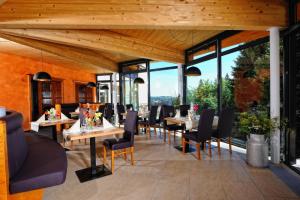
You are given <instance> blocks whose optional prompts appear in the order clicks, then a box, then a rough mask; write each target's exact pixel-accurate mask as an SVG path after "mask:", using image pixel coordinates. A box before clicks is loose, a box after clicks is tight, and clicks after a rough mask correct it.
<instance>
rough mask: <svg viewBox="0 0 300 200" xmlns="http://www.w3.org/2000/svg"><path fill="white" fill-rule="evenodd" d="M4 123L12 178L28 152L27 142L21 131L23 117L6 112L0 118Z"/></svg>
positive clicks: (15, 113)
mask: <svg viewBox="0 0 300 200" xmlns="http://www.w3.org/2000/svg"><path fill="white" fill-rule="evenodd" d="M0 121H4V122H5V123H6V134H7V154H8V168H9V177H10V178H13V177H14V176H15V175H16V174H17V173H18V171H19V170H20V169H21V167H22V165H23V163H24V161H25V159H26V157H27V153H28V144H27V142H26V139H25V133H24V131H23V128H22V126H23V117H22V114H21V113H18V112H10V111H9V112H7V115H6V116H4V117H2V118H0Z"/></svg>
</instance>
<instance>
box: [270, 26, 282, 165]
mask: <svg viewBox="0 0 300 200" xmlns="http://www.w3.org/2000/svg"><path fill="white" fill-rule="evenodd" d="M279 42H280V36H279V28H278V27H272V28H270V117H271V119H276V120H278V122H279V121H280V51H279ZM271 161H272V162H273V163H275V164H278V163H279V162H280V130H279V129H276V130H275V131H274V132H273V133H271Z"/></svg>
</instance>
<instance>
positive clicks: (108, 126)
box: [103, 117, 114, 129]
mask: <svg viewBox="0 0 300 200" xmlns="http://www.w3.org/2000/svg"><path fill="white" fill-rule="evenodd" d="M113 127H114V126H113V125H112V124H111V123H110V122H109V121H107V119H105V117H103V128H104V129H108V128H113Z"/></svg>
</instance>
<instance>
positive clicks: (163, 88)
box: [150, 62, 178, 105]
mask: <svg viewBox="0 0 300 200" xmlns="http://www.w3.org/2000/svg"><path fill="white" fill-rule="evenodd" d="M150 83H151V84H150V94H151V98H150V101H151V105H172V104H173V103H174V101H175V100H176V99H177V98H178V69H177V66H176V64H174V63H167V62H151V63H150Z"/></svg>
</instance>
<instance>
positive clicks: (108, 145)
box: [103, 111, 137, 173]
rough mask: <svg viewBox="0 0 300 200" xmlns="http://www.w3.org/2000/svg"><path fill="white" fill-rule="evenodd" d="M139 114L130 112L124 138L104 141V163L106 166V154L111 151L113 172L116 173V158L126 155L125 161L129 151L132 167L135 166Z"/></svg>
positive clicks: (126, 121)
mask: <svg viewBox="0 0 300 200" xmlns="http://www.w3.org/2000/svg"><path fill="white" fill-rule="evenodd" d="M136 122H137V112H135V111H128V113H127V116H126V120H125V123H124V124H125V125H124V134H123V137H122V138H121V139H119V140H117V139H106V140H104V141H103V163H104V164H106V152H107V150H108V149H109V150H111V172H112V173H113V172H114V167H115V156H118V155H122V154H124V158H125V160H126V159H127V150H128V149H129V152H130V155H131V165H134V159H133V153H134V134H135V132H136Z"/></svg>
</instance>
